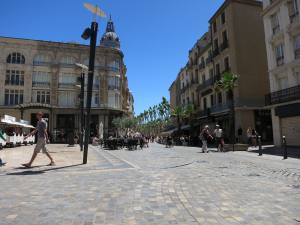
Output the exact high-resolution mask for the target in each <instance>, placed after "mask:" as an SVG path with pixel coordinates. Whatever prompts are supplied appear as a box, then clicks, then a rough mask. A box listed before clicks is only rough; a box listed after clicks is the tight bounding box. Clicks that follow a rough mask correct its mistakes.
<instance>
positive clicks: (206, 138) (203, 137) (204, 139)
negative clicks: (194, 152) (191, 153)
mask: <svg viewBox="0 0 300 225" xmlns="http://www.w3.org/2000/svg"><path fill="white" fill-rule="evenodd" d="M200 138H201V141H202V153H208V149H207V141H210V140H212V139H213V137H212V136H211V134H210V133H209V127H208V125H206V126H205V127H204V129H203V130H202V131H201V133H200Z"/></svg>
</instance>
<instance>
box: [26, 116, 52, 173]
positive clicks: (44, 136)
mask: <svg viewBox="0 0 300 225" xmlns="http://www.w3.org/2000/svg"><path fill="white" fill-rule="evenodd" d="M36 118H37V119H38V122H37V126H36V128H35V130H33V131H32V132H31V133H30V134H28V135H27V136H26V137H25V138H24V139H25V140H26V139H27V138H28V137H29V136H31V135H34V134H35V133H36V132H37V143H36V146H35V148H34V152H33V154H32V157H31V159H30V162H29V163H25V164H22V165H23V166H24V167H26V168H30V167H31V165H32V163H33V161H34V160H35V158H36V156H37V154H38V153H39V152H40V151H41V150H42V152H43V153H44V154H46V156H47V157H48V158H49V159H50V164H49V166H54V165H55V163H54V161H53V158H52V157H51V155H50V154H49V152H48V150H47V147H46V144H47V143H48V141H49V136H48V133H47V123H46V121H45V120H44V119H43V113H42V112H38V113H37V114H36Z"/></svg>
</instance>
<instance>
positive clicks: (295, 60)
mask: <svg viewBox="0 0 300 225" xmlns="http://www.w3.org/2000/svg"><path fill="white" fill-rule="evenodd" d="M299 6H300V1H299V0H280V1H279V0H273V1H270V0H264V1H263V20H264V28H265V41H266V48H267V58H268V69H269V70H268V71H269V81H270V93H269V94H268V95H267V98H266V103H267V105H268V106H269V108H271V111H272V123H273V134H274V143H275V144H276V145H281V142H282V136H286V140H287V144H288V145H291V146H300V139H299V137H300V16H299Z"/></svg>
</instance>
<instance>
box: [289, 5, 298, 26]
mask: <svg viewBox="0 0 300 225" xmlns="http://www.w3.org/2000/svg"><path fill="white" fill-rule="evenodd" d="M288 10H289V17H290V21H291V23H293V22H294V20H295V19H296V18H297V17H298V16H299V9H298V2H297V0H290V1H289V2H288Z"/></svg>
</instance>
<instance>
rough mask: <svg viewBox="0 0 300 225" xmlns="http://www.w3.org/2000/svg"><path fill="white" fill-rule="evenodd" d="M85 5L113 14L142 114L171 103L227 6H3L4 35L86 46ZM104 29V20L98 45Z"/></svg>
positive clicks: (101, 1) (117, 1)
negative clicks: (180, 77)
mask: <svg viewBox="0 0 300 225" xmlns="http://www.w3.org/2000/svg"><path fill="white" fill-rule="evenodd" d="M84 2H89V3H93V4H98V5H100V7H101V8H102V9H103V10H104V11H105V12H106V13H107V14H109V13H111V14H112V18H113V21H114V22H115V27H116V31H117V33H118V35H119V37H120V40H121V48H122V51H123V52H124V55H125V58H124V60H125V63H126V65H127V69H128V71H127V76H128V79H129V86H130V89H131V90H132V92H133V95H134V98H135V112H136V113H139V112H142V111H144V109H147V108H148V107H149V106H152V105H154V104H157V103H159V102H160V100H161V98H162V96H166V97H167V98H169V92H168V88H169V86H170V84H171V83H172V81H173V80H174V79H175V77H176V75H177V73H178V71H179V70H180V68H181V67H182V66H184V65H185V63H186V61H187V56H188V50H189V49H190V48H192V46H193V44H194V43H195V41H196V40H197V39H198V38H199V37H200V36H201V35H202V34H203V33H204V32H205V31H207V28H208V20H209V18H210V17H211V16H212V15H213V13H214V12H215V11H216V10H217V9H218V7H219V6H220V5H221V4H222V2H223V0H88V1H82V0H51V1H50V0H43V1H42V0H26V1H24V0H23V1H22V0H9V1H1V14H0V28H1V29H0V35H1V36H11V37H20V38H31V39H40V40H50V41H63V42H69V41H76V42H79V43H86V44H87V43H88V42H87V41H84V40H82V39H81V38H80V35H81V33H82V31H83V30H84V28H85V27H87V26H89V24H90V21H91V19H92V15H91V14H90V13H89V12H88V11H87V10H85V9H84V8H83V3H84ZM105 26H106V20H101V21H100V31H99V36H98V43H99V39H100V36H101V35H102V34H103V32H104V29H105Z"/></svg>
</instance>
